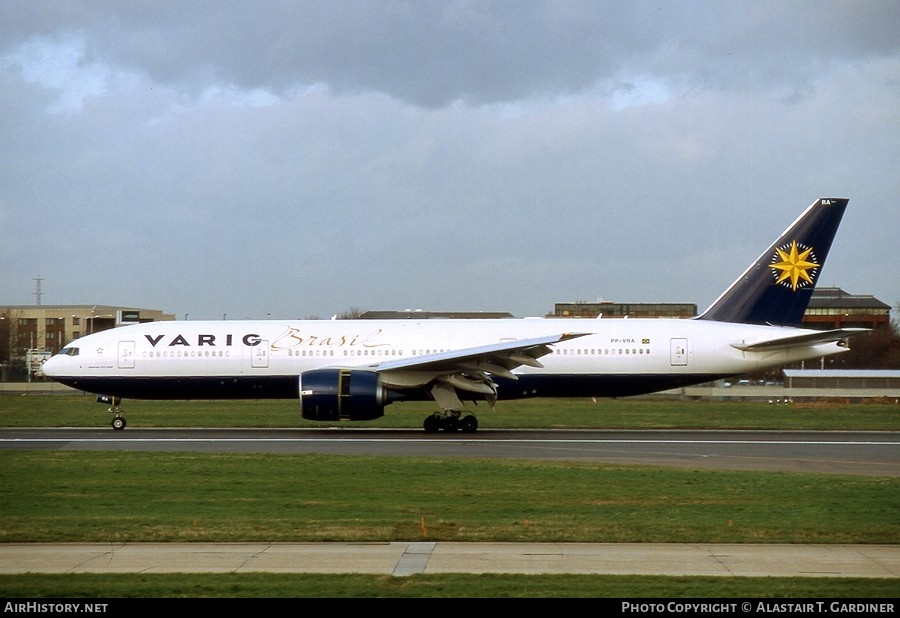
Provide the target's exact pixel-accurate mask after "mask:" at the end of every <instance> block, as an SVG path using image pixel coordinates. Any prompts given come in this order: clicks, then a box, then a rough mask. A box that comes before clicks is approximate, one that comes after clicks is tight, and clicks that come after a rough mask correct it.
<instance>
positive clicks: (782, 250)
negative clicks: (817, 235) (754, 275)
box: [770, 240, 820, 291]
mask: <svg viewBox="0 0 900 618" xmlns="http://www.w3.org/2000/svg"><path fill="white" fill-rule="evenodd" d="M819 266H820V264H818V263H817V262H816V255H815V253H813V248H812V247H807V246H805V245H803V244H800V243H798V242H797V241H796V240H794V241H792V242H791V243H790V244H785V245H782V246H781V247H776V248H775V255H773V256H772V263H771V264H770V268H771V269H772V274H773V275H774V276H775V283H776V284H781V285H783V286H785V287H788V288H791V290H792V291H796V290H797V289H798V288H803V287H806V286H807V285H812V283H813V279H814V278H815V277H816V275H817V274H818V272H819V270H818V269H819Z"/></svg>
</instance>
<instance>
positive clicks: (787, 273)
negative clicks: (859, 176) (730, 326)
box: [699, 198, 849, 326]
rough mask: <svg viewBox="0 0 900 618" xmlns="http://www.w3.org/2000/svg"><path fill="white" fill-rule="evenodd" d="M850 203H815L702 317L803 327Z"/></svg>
mask: <svg viewBox="0 0 900 618" xmlns="http://www.w3.org/2000/svg"><path fill="white" fill-rule="evenodd" d="M848 201H849V200H847V199H844V198H822V199H819V200H816V201H815V202H813V203H812V205H810V207H809V208H807V209H806V210H805V211H804V212H803V214H802V215H800V217H799V218H798V219H797V220H796V221H794V223H793V224H792V225H791V226H790V227H789V228H788V229H787V230H785V231H784V233H783V234H782V235H781V236H780V237H779V238H778V240H776V241H775V242H774V243H773V244H772V246H771V247H769V248H768V249H766V251H765V252H764V253H763V254H762V255H760V256H759V257H758V258H757V259H756V261H755V262H753V264H751V265H750V267H749V268H748V269H747V270H745V271H744V273H743V274H742V275H741V276H740V277H738V279H737V281H735V282H734V283H732V284H731V287H729V288H728V289H727V290H725V292H724V293H723V294H722V295H721V296H719V298H718V299H716V301H715V302H714V303H713V304H712V305H710V307H709V309H707V310H706V311H704V312H703V314H702V315H700V316H699V319H701V320H715V321H718V322H741V323H746V324H772V325H775V326H796V325H799V324H800V323H801V321H802V320H803V314H804V313H805V312H806V307H807V305H808V304H809V299H810V298H811V297H812V292H813V288H814V287H815V286H816V281H817V280H818V278H819V273H821V272H822V265H823V264H825V258H826V257H827V256H828V250H829V249H830V248H831V241H832V240H833V239H834V235H835V233H836V232H837V228H838V225H839V224H840V222H841V217H843V216H844V210H845V209H846V208H847V202H848Z"/></svg>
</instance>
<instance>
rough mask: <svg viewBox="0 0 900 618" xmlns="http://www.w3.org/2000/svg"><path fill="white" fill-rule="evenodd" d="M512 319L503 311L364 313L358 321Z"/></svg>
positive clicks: (510, 315)
mask: <svg viewBox="0 0 900 618" xmlns="http://www.w3.org/2000/svg"><path fill="white" fill-rule="evenodd" d="M511 317H514V316H513V314H511V313H507V312H505V311H422V310H421V309H417V310H416V311H413V310H411V309H410V310H407V311H366V312H365V313H363V314H362V315H360V316H359V318H358V319H360V320H439V319H450V318H452V319H457V320H458V319H473V320H474V319H502V318H511Z"/></svg>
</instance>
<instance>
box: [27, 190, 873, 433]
mask: <svg viewBox="0 0 900 618" xmlns="http://www.w3.org/2000/svg"><path fill="white" fill-rule="evenodd" d="M847 202H848V200H847V199H842V198H841V199H836V198H831V199H829V198H823V199H819V200H817V201H815V202H814V203H813V204H812V205H810V206H809V207H808V208H807V209H806V210H805V211H804V212H803V214H801V215H800V217H799V218H797V220H796V221H794V223H793V224H791V225H790V227H788V228H787V230H785V232H784V233H783V234H782V235H781V236H780V237H779V238H778V240H776V241H775V242H774V243H773V244H772V245H771V246H770V247H769V248H768V249H766V250H765V251H764V252H763V253H762V254H761V255H760V256H759V257H758V258H757V259H756V260H755V261H754V262H753V263H751V264H750V266H749V267H748V268H747V269H746V270H745V271H744V272H743V273H742V274H741V276H740V277H738V278H737V280H736V281H735V282H734V283H733V284H732V285H731V286H730V287H729V288H728V289H727V290H726V291H725V292H724V293H723V294H722V295H721V296H720V297H719V298H718V299H717V300H716V301H714V302H713V304H712V305H711V306H710V307H709V308H708V309H707V310H706V311H705V312H704V313H702V314H701V315H699V316H697V317H695V318H690V319H661V318H655V319H654V318H649V319H648V318H645V319H593V320H590V319H583V318H582V319H561V318H548V319H532V318H526V319H517V318H516V319H481V320H479V319H475V320H471V319H455V320H454V319H451V320H432V319H424V320H416V319H405V320H303V321H290V320H265V321H194V322H177V321H173V322H150V323H146V324H135V325H132V326H125V327H121V328H113V329H111V330H107V331H103V332H100V333H95V334H92V335H87V336H85V337H81V338H80V339H77V340H75V341H73V342H71V343H69V344H67V345H66V346H65V347H63V349H62V350H61V351H60V352H59V354H57V355H55V356H53V357H52V358H51V359H50V360H48V361H47V362H46V363H45V364H44V367H43V370H44V373H45V374H46V375H47V376H49V377H51V378H53V379H54V380H56V381H58V382H61V383H63V384H67V385H68V386H71V387H73V388H76V389H79V390H82V391H87V392H90V393H95V394H97V395H99V397H98V401H109V402H111V403H112V407H111V408H110V409H111V411H112V412H113V414H114V417H113V420H112V426H113V427H114V428H115V429H124V427H125V418H124V416H123V415H122V411H121V408H120V402H121V399H122V398H136V399H263V398H296V399H299V403H300V412H301V415H302V417H303V418H305V419H310V420H320V421H336V420H345V421H364V420H371V419H375V418H378V417H381V416H383V415H384V410H385V407H386V406H387V405H389V404H390V403H392V402H397V401H422V400H433V401H434V402H435V403H436V404H437V408H438V409H437V411H436V412H435V413H434V414H432V415H429V416H428V417H426V419H425V421H424V428H425V430H426V431H428V432H436V431H439V430H445V431H457V430H462V431H464V432H473V431H475V430H476V429H477V428H478V420H477V418H476V417H475V415H474V414H471V413H469V412H467V411H466V407H465V403H464V402H478V401H486V402H487V403H488V404H489V405H490V406H491V407H492V408H493V406H494V404H495V403H496V402H497V401H498V400H504V399H517V398H524V397H585V396H591V397H622V396H628V395H638V394H643V393H652V392H658V391H662V390H667V389H672V388H677V387H682V386H689V385H693V384H700V383H703V382H709V381H712V380H717V379H721V378H726V377H730V376H736V375H741V374H745V373H750V372H756V371H760V370H763V369H767V368H771V367H777V366H781V365H785V364H788V363H794V362H797V361H802V360H806V359H813V358H818V357H822V356H826V355H829V354H835V353H838V352H843V351H846V350H847V349H848V348H847V339H848V337H850V336H851V335H853V334H855V333H857V332H859V331H861V330H865V329H838V330H830V331H819V330H810V329H805V328H800V323H801V320H802V318H803V314H804V312H805V311H806V307H807V304H808V303H809V299H810V297H811V296H812V290H813V288H814V287H815V285H816V281H817V280H818V278H819V275H820V273H821V270H822V265H823V264H824V262H825V258H826V256H827V255H828V251H829V249H830V247H831V243H832V240H833V238H834V235H835V233H836V231H837V228H838V225H839V224H840V221H841V218H842V216H843V214H844V210H845V209H846V207H847Z"/></svg>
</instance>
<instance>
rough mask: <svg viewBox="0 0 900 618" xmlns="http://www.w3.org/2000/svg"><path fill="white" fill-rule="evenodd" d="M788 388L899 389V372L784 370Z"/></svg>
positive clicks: (878, 370)
mask: <svg viewBox="0 0 900 618" xmlns="http://www.w3.org/2000/svg"><path fill="white" fill-rule="evenodd" d="M784 380H785V386H787V387H788V388H866V389H895V390H896V389H898V388H900V371H897V370H893V369H785V370H784Z"/></svg>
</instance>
